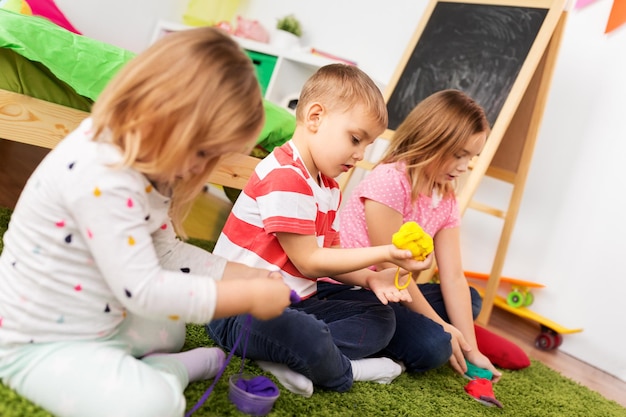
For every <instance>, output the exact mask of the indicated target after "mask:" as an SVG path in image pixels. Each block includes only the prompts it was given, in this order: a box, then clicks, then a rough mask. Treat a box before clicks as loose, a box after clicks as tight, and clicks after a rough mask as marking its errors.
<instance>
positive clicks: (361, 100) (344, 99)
mask: <svg viewBox="0 0 626 417" xmlns="http://www.w3.org/2000/svg"><path fill="white" fill-rule="evenodd" d="M313 102H320V103H322V104H323V105H324V106H326V107H327V108H328V109H330V110H337V111H345V110H348V109H349V108H350V107H352V106H354V105H357V104H361V105H363V106H365V108H366V109H368V110H369V112H370V114H371V116H372V117H373V118H374V120H375V121H376V122H377V123H379V125H380V126H381V127H382V128H386V127H387V123H388V118H387V106H386V104H385V99H384V97H383V95H382V93H381V91H380V89H379V88H378V87H377V86H376V84H375V83H374V81H373V80H372V79H371V78H370V77H369V76H368V75H367V74H366V73H365V72H363V71H362V70H360V69H359V68H357V67H355V66H353V65H346V64H330V65H325V66H323V67H321V68H319V69H318V70H317V71H316V72H315V74H313V75H312V76H311V77H310V78H309V79H308V80H307V81H306V83H305V84H304V86H303V87H302V91H301V93H300V98H299V100H298V105H297V106H296V120H297V121H298V122H301V121H303V120H304V118H305V114H304V112H305V111H306V107H307V106H308V105H309V104H310V103H313Z"/></svg>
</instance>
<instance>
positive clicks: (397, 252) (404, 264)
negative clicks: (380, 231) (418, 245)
mask: <svg viewBox="0 0 626 417" xmlns="http://www.w3.org/2000/svg"><path fill="white" fill-rule="evenodd" d="M389 256H390V258H391V262H393V263H394V264H396V265H398V266H399V267H400V268H402V269H405V270H407V271H411V272H413V273H419V272H421V271H425V270H427V269H428V268H430V266H431V265H432V263H433V253H432V252H431V253H429V254H428V255H427V256H426V257H425V258H424V259H423V260H421V261H418V260H417V259H415V258H414V257H413V253H412V252H411V251H410V250H407V249H399V248H397V247H396V246H394V245H389Z"/></svg>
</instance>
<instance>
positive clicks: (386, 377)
mask: <svg viewBox="0 0 626 417" xmlns="http://www.w3.org/2000/svg"><path fill="white" fill-rule="evenodd" d="M350 363H351V364H352V379H353V380H355V381H373V382H378V383H379V384H391V381H393V380H394V379H396V378H397V377H398V376H399V375H400V374H401V373H402V365H400V364H398V363H396V362H394V361H392V360H391V359H389V358H367V359H358V360H351V361H350Z"/></svg>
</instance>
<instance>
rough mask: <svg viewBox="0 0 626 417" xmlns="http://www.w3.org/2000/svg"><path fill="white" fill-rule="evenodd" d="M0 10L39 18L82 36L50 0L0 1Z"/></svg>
mask: <svg viewBox="0 0 626 417" xmlns="http://www.w3.org/2000/svg"><path fill="white" fill-rule="evenodd" d="M0 9H5V10H10V11H12V12H15V13H21V14H25V15H33V16H41V17H45V18H46V19H48V20H50V21H51V22H53V23H55V24H57V25H59V26H61V27H62V28H63V29H66V30H69V31H70V32H74V33H76V34H78V35H82V34H81V33H80V32H79V31H78V30H77V29H76V28H75V27H74V25H72V24H71V23H70V21H69V20H67V18H66V17H65V15H64V14H63V12H61V10H59V8H58V7H57V5H56V4H55V3H54V1H52V0H0Z"/></svg>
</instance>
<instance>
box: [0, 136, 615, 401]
mask: <svg viewBox="0 0 626 417" xmlns="http://www.w3.org/2000/svg"><path fill="white" fill-rule="evenodd" d="M46 153H47V150H45V149H42V148H36V147H33V146H28V145H22V144H18V143H15V142H9V141H5V140H1V139H0V206H2V207H10V208H13V207H14V206H15V203H16V201H17V198H18V196H19V193H20V190H21V189H22V187H23V186H24V184H25V183H26V180H27V179H28V176H29V175H30V173H31V172H32V170H33V169H34V168H35V166H36V165H37V164H38V163H39V162H40V161H41V159H42V158H43V157H44V156H45V155H46ZM211 202H214V203H215V204H214V205H213V207H218V211H220V212H221V213H219V214H217V215H216V214H215V213H212V214H211V213H209V212H208V210H210V209H209V206H211ZM228 207H229V206H228V205H227V204H225V203H224V201H222V200H219V199H217V200H216V199H215V197H213V196H211V195H209V194H207V195H204V196H203V197H202V199H201V200H200V201H199V203H198V204H197V207H196V209H195V211H194V212H192V217H196V219H195V220H194V219H193V218H190V219H188V224H190V225H193V224H196V223H194V222H196V221H197V216H201V217H202V218H203V219H206V218H207V217H205V216H212V217H210V218H213V219H214V220H215V221H216V223H220V222H223V221H224V219H225V217H224V211H225V210H226V211H227V210H228ZM202 223H204V224H206V223H207V222H202ZM186 225H187V224H186ZM194 229H196V230H198V229H197V228H194ZM214 233H215V229H214V228H213V229H211V230H203V231H202V233H201V235H200V236H197V235H196V236H195V237H203V236H202V234H205V235H207V236H211V235H213V234H214ZM192 235H194V233H192ZM487 328H488V329H490V330H491V331H493V332H494V333H497V334H499V335H500V336H503V337H505V338H507V339H509V340H511V341H512V342H514V343H516V344H517V345H518V346H520V347H521V348H522V349H523V350H524V351H525V352H526V353H527V354H528V356H530V357H531V358H533V359H536V360H539V361H541V362H542V363H544V364H545V365H547V366H548V367H550V368H552V369H554V370H555V371H557V372H559V373H560V374H562V375H563V376H565V377H567V378H570V379H572V380H574V381H576V382H578V383H580V384H582V385H584V386H587V387H588V388H590V389H592V390H594V391H597V392H599V393H600V394H602V395H603V396H604V397H605V398H608V399H610V400H613V401H615V402H617V403H619V404H621V405H623V406H624V407H626V382H624V381H621V380H619V379H617V378H615V377H613V376H611V375H609V374H607V373H605V372H603V371H601V370H599V369H597V368H594V367H593V366H590V365H588V364H586V363H584V362H582V361H580V360H578V359H576V358H574V357H572V356H569V355H567V354H565V353H563V352H561V351H560V350H558V349H557V350H553V351H542V350H539V349H537V348H535V346H534V339H535V337H536V335H537V334H538V332H539V327H538V326H536V325H534V324H533V323H531V322H528V321H525V320H522V319H520V318H518V317H516V316H514V315H512V314H511V313H508V312H506V311H502V310H498V309H494V310H493V314H492V316H491V319H490V321H489V324H488V326H487ZM565 337H576V335H566V336H565Z"/></svg>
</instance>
